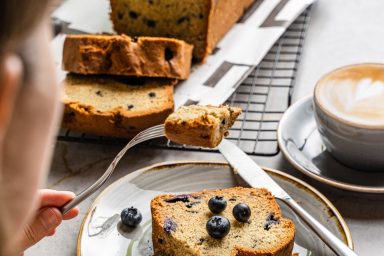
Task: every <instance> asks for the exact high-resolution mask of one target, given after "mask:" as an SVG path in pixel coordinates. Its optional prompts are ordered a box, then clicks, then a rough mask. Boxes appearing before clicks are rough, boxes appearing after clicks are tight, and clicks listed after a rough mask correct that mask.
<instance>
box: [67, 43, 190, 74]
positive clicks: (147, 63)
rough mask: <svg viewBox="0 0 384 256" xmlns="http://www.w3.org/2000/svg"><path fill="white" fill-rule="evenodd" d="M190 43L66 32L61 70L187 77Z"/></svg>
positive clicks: (79, 72) (82, 72)
mask: <svg viewBox="0 0 384 256" xmlns="http://www.w3.org/2000/svg"><path fill="white" fill-rule="evenodd" d="M192 49H193V46H192V45H190V44H187V43H185V42H184V41H181V40H177V39H172V38H157V37H156V38H155V37H138V38H131V37H128V36H126V35H68V36H67V37H66V39H65V41H64V49H63V65H62V66H63V69H64V70H66V71H69V72H73V73H78V74H109V75H126V76H145V77H164V78H176V79H181V80H184V79H187V78H188V77H189V73H190V68H191V62H192Z"/></svg>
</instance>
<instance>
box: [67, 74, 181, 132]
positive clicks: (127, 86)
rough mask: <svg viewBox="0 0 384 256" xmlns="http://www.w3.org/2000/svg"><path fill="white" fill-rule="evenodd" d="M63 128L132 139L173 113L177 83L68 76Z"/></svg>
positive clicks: (163, 80) (157, 80)
mask: <svg viewBox="0 0 384 256" xmlns="http://www.w3.org/2000/svg"><path fill="white" fill-rule="evenodd" d="M63 83H64V95H63V102H64V105H65V108H64V118H63V122H62V126H63V127H64V128H67V129H71V130H74V131H78V132H83V133H88V134H94V135H99V136H110V137H126V138H132V137H134V136H135V135H136V134H137V133H138V132H140V131H142V130H144V129H146V128H149V127H151V126H154V125H158V124H162V123H163V122H164V120H165V119H166V118H167V116H168V115H169V114H170V113H172V112H173V108H174V101H173V86H174V85H175V83H176V80H169V79H158V78H156V79H155V78H151V79H146V78H145V79H144V78H128V77H114V76H91V75H88V76H85V75H74V74H70V75H67V77H66V79H65V80H64V82H63Z"/></svg>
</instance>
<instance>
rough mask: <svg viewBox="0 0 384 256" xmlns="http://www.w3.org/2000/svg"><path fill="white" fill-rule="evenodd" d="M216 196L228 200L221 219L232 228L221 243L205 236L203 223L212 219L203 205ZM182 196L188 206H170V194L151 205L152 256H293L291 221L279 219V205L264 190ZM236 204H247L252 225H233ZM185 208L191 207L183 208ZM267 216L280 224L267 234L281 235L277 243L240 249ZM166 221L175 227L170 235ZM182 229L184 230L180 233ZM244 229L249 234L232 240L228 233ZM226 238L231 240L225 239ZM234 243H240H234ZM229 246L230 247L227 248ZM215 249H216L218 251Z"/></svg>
mask: <svg viewBox="0 0 384 256" xmlns="http://www.w3.org/2000/svg"><path fill="white" fill-rule="evenodd" d="M216 195H220V196H224V197H225V198H226V199H227V203H228V206H227V209H226V210H225V211H224V212H223V213H221V214H220V215H223V216H225V217H227V218H228V219H229V220H230V222H231V226H232V228H231V231H230V233H229V234H228V235H227V237H225V238H223V239H222V240H215V239H212V238H210V237H209V236H208V235H207V234H205V233H206V231H205V223H206V221H207V220H208V218H209V217H210V216H212V213H210V211H209V209H208V206H207V205H206V204H207V202H208V200H209V198H211V197H213V196H216ZM183 196H187V197H188V201H187V202H182V201H179V202H173V203H169V200H170V199H174V198H175V195H169V194H168V195H160V196H157V197H155V198H154V199H153V200H152V201H151V212H152V228H153V231H152V240H153V245H154V250H155V255H191V256H200V255H218V254H217V253H220V255H223V256H225V255H228V256H229V255H230V256H267V255H268V256H288V255H289V256H290V255H292V249H293V245H294V233H295V227H294V224H293V222H292V221H291V220H288V219H284V218H282V216H281V210H280V208H279V206H278V204H277V203H276V201H275V199H274V197H273V196H272V194H271V193H270V192H269V191H267V190H266V189H256V188H241V187H234V188H228V189H218V190H204V191H202V192H198V193H192V194H188V195H183ZM229 199H235V200H237V201H236V202H233V201H231V200H229ZM167 200H168V202H167ZM239 202H243V203H248V204H249V206H250V207H251V209H252V212H253V215H251V222H250V223H248V224H239V223H236V221H235V220H234V219H233V217H232V216H231V209H232V207H233V205H234V204H237V203H239ZM255 203H257V204H258V205H256V204H255ZM188 204H189V205H190V206H188V207H185V206H187V205H188ZM260 204H262V205H260ZM258 208H259V209H258ZM188 211H190V212H191V214H189V215H187V214H188V213H186V212H188ZM255 212H258V214H260V216H255V215H257V214H256V213H255ZM266 213H267V214H269V213H274V216H275V218H276V219H277V220H279V224H277V225H273V227H272V228H271V229H270V231H271V232H274V233H276V232H280V234H279V235H278V236H275V237H274V238H275V239H276V237H279V238H280V240H279V241H275V240H268V241H265V244H264V247H265V248H264V247H263V246H260V241H259V242H258V243H259V245H258V246H256V247H253V248H250V246H248V247H247V246H243V245H241V244H242V243H247V242H245V240H249V239H250V240H252V239H255V233H254V232H255V231H256V234H257V232H262V231H261V230H260V228H259V229H258V228H257V225H263V223H264V221H265V216H264V215H263V214H266ZM166 219H171V220H172V221H174V224H175V226H174V229H172V231H171V232H166V231H165V229H164V226H165V225H166V224H165V223H166ZM260 220H261V222H260ZM168 221H169V220H168ZM252 223H254V225H256V226H253V227H252V228H251V227H250V226H249V225H252ZM256 223H258V224H256ZM238 225H240V226H238ZM242 225H245V226H242ZM182 228H184V229H183V230H179V229H182ZM243 228H248V229H247V232H249V233H246V232H245V231H244V232H241V233H236V235H235V234H234V235H232V236H231V232H238V231H241V230H242V229H243ZM202 229H203V230H202ZM236 229H237V231H236ZM202 231H203V232H202ZM270 231H264V232H265V233H264V234H261V235H260V236H259V238H261V237H264V239H265V240H266V239H268V232H270ZM191 232H192V233H191ZM252 232H253V233H252ZM229 236H231V237H230V238H228V237H229ZM256 236H257V235H256ZM238 237H240V238H238ZM228 239H230V240H228ZM236 239H240V240H239V241H236ZM194 241H195V242H194ZM256 241H257V240H256ZM269 243H273V246H272V247H271V246H270V244H269ZM229 244H230V245H231V246H233V247H228V245H229ZM248 244H249V243H248ZM217 247H219V250H218V248H217Z"/></svg>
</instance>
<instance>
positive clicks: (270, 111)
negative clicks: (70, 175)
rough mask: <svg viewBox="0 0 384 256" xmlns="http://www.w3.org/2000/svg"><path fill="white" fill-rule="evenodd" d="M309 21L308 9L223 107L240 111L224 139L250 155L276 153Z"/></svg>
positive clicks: (160, 143)
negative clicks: (226, 106) (279, 127)
mask: <svg viewBox="0 0 384 256" xmlns="http://www.w3.org/2000/svg"><path fill="white" fill-rule="evenodd" d="M309 19H310V8H308V9H307V10H306V11H305V12H304V13H303V14H302V15H301V16H300V17H298V18H297V19H296V21H295V22H294V23H293V24H292V25H291V26H290V27H289V28H288V29H287V31H286V32H285V33H284V35H283V36H282V37H281V38H280V39H279V40H278V41H277V42H276V43H275V45H274V46H273V47H272V49H271V50H270V51H269V53H268V54H267V55H266V56H265V58H264V59H263V61H262V62H261V63H260V64H259V65H258V66H257V67H256V68H255V69H254V71H253V72H252V73H251V75H249V77H248V78H247V79H246V80H245V81H244V82H243V83H242V84H241V85H240V86H239V88H238V89H237V90H236V92H235V93H234V94H233V95H232V96H231V97H230V99H229V100H228V101H227V102H226V104H228V105H231V106H238V107H241V108H242V109H243V113H242V115H241V116H240V117H239V118H238V120H237V121H236V123H235V124H234V126H233V127H232V129H231V130H230V133H229V134H230V135H229V136H228V137H227V139H229V140H231V141H233V142H235V143H236V144H237V145H238V146H240V148H242V149H243V150H244V151H245V152H246V153H248V154H250V155H258V156H274V155H277V154H278V153H279V147H278V143H277V126H278V123H279V121H280V118H281V116H282V115H283V113H284V111H285V110H286V109H287V108H288V107H289V106H290V104H291V98H292V93H293V89H294V86H295V78H296V73H297V68H298V64H299V62H300V57H301V53H302V48H303V46H304V39H305V34H306V31H307V28H308V24H309ZM58 139H59V140H61V141H75V142H84V143H97V144H124V143H126V142H127V140H124V139H116V138H107V137H99V136H91V135H88V134H81V133H76V132H73V131H70V130H62V131H60V134H59V136H58ZM143 145H144V146H145V147H155V148H168V149H178V150H201V151H212V150H208V149H201V148H196V147H190V146H185V145H178V144H175V143H172V142H170V141H168V140H166V139H157V140H153V141H149V142H148V143H145V144H143Z"/></svg>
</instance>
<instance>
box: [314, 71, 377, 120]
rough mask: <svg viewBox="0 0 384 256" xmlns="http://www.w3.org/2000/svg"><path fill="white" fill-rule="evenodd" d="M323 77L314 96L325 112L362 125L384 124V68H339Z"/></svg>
mask: <svg viewBox="0 0 384 256" xmlns="http://www.w3.org/2000/svg"><path fill="white" fill-rule="evenodd" d="M337 73H338V72H336V73H334V74H333V75H332V76H330V77H325V78H324V79H322V80H321V81H320V82H319V83H318V85H317V87H316V91H315V94H316V100H317V102H318V103H319V105H320V106H321V107H322V108H323V109H324V110H325V111H327V112H328V113H331V114H333V115H334V116H336V117H338V118H340V119H342V120H345V121H347V122H351V123H355V124H357V125H363V126H375V127H376V126H384V69H382V68H381V69H380V70H378V69H377V68H376V67H375V66H373V67H368V68H367V67H365V68H362V69H360V70H354V71H352V72H351V70H348V71H344V72H343V71H342V70H340V71H339V74H337Z"/></svg>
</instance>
